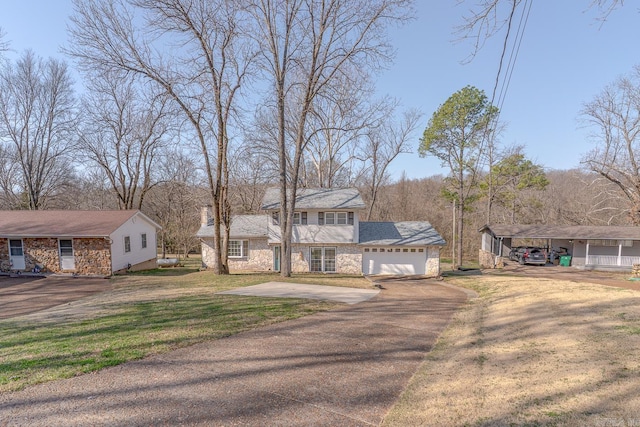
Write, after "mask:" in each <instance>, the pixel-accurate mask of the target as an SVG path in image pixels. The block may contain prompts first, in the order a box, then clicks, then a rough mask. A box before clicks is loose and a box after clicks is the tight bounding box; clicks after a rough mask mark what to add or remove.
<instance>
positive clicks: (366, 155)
mask: <svg viewBox="0 0 640 427" xmlns="http://www.w3.org/2000/svg"><path fill="white" fill-rule="evenodd" d="M388 113H389V114H386V115H385V117H382V118H380V123H379V124H378V126H376V127H375V128H372V129H370V131H369V132H368V133H367V135H366V136H365V139H364V143H363V144H362V146H361V148H360V150H361V151H360V154H359V156H360V158H361V160H362V162H363V165H364V171H363V176H362V178H363V180H364V182H365V188H366V198H367V202H368V204H369V208H368V210H367V220H371V218H372V216H373V212H374V209H375V207H376V204H377V201H378V193H379V192H380V187H381V186H382V185H384V184H385V183H386V182H387V180H388V171H389V166H390V165H391V163H392V162H393V161H394V160H395V159H396V158H397V157H398V156H399V155H400V154H402V153H410V152H411V148H410V147H409V141H410V138H411V137H412V135H413V132H414V131H415V130H416V128H417V126H418V123H419V121H420V119H421V118H422V114H420V113H419V112H418V111H417V110H409V111H406V112H405V113H404V114H403V117H402V120H400V121H398V122H396V121H394V120H393V118H392V117H393V109H390V110H388Z"/></svg>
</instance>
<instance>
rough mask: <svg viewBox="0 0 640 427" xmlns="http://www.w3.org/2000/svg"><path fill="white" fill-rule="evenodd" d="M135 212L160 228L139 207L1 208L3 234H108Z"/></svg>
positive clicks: (0, 234) (70, 235) (133, 215)
mask: <svg viewBox="0 0 640 427" xmlns="http://www.w3.org/2000/svg"><path fill="white" fill-rule="evenodd" d="M135 216H140V217H142V218H144V219H145V220H146V221H147V222H149V223H150V224H152V225H153V226H154V227H155V228H156V229H159V228H160V226H159V225H158V224H156V223H155V222H153V221H152V220H151V219H150V218H149V217H147V216H146V215H144V214H143V213H142V212H140V211H139V210H117V211H116V210H107V211H71V210H69V211H60V210H42V211H0V237H59V236H63V237H106V236H109V235H110V234H111V233H113V232H114V231H116V230H117V229H118V228H119V227H120V226H122V225H123V224H124V223H126V222H127V221H128V220H129V219H131V218H133V217H135Z"/></svg>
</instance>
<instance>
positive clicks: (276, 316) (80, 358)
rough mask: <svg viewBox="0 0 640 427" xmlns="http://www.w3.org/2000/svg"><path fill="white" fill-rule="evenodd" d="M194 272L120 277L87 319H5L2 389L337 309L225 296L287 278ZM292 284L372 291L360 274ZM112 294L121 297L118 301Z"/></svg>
mask: <svg viewBox="0 0 640 427" xmlns="http://www.w3.org/2000/svg"><path fill="white" fill-rule="evenodd" d="M189 271H190V270H189V269H188V268H185V269H182V272H180V270H179V269H165V270H158V271H155V272H150V273H146V274H140V273H136V274H130V275H126V276H119V277H115V278H114V279H112V280H113V281H114V285H115V286H114V290H113V291H110V292H109V293H107V294H105V295H102V296H104V297H105V299H104V301H106V302H102V303H100V302H96V303H95V307H94V310H91V312H94V313H95V314H94V315H91V316H89V317H85V318H83V319H81V320H70V321H65V322H57V323H54V322H51V321H40V322H34V321H31V322H25V321H23V320H22V321H18V320H13V321H11V320H6V321H1V322H0V392H6V391H11V390H18V389H21V388H23V387H25V386H27V385H32V384H37V383H41V382H45V381H51V380H55V379H61V378H68V377H72V376H75V375H80V374H83V373H87V372H93V371H97V370H100V369H103V368H105V367H109V366H114V365H118V364H120V363H124V362H127V361H130V360H135V359H140V358H143V357H146V356H149V355H152V354H158V353H164V352H167V351H170V350H173V349H176V348H180V347H185V346H189V345H192V344H195V343H199V342H203V341H208V340H213V339H218V338H221V337H225V336H229V335H233V334H236V333H238V332H241V331H245V330H248V329H252V328H256V327H259V326H263V325H267V324H271V323H274V322H280V321H284V320H288V319H294V318H297V317H301V316H305V315H308V314H312V313H315V312H317V311H321V310H327V309H330V308H333V307H335V306H336V305H337V304H336V303H330V302H324V301H314V300H302V299H284V298H257V297H241V296H232V295H218V294H216V292H218V291H220V290H224V289H230V288H235V287H240V286H247V285H252V284H256V283H263V282H265V281H269V280H276V279H277V280H280V279H282V278H280V277H279V276H276V275H264V274H244V275H230V276H215V275H213V274H212V273H211V272H189ZM286 280H292V281H298V282H303V283H322V284H336V285H338V286H344V285H345V284H346V283H351V284H352V285H354V286H360V287H365V286H367V285H368V286H371V285H370V284H368V282H366V280H365V279H363V278H359V277H353V276H351V277H347V276H330V275H327V276H317V275H316V276H314V275H302V276H299V277H294V278H292V279H286ZM109 295H115V296H118V295H120V298H113V299H112V300H110V299H109V298H108V297H109ZM122 295H124V296H125V297H124V298H123V297H122ZM128 295H132V296H131V297H126V296H128ZM109 301H112V302H109ZM113 301H115V302H113Z"/></svg>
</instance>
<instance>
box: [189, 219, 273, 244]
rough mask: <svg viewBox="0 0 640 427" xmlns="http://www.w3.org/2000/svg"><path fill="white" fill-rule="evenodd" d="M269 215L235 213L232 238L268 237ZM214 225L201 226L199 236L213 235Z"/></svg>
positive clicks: (232, 223) (232, 222) (232, 221)
mask: <svg viewBox="0 0 640 427" xmlns="http://www.w3.org/2000/svg"><path fill="white" fill-rule="evenodd" d="M268 221H269V216H268V215H235V216H233V217H232V219H231V238H236V239H239V238H263V237H264V238H266V237H267V225H268ZM213 231H214V228H213V225H207V226H201V227H200V230H198V233H196V236H197V237H213Z"/></svg>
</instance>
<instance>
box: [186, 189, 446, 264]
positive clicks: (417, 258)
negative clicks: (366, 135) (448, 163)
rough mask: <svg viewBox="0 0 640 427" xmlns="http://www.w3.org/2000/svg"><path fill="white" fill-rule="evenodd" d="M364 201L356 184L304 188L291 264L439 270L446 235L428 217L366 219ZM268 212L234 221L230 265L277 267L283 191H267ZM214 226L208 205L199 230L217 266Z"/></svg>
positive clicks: (207, 258)
mask: <svg viewBox="0 0 640 427" xmlns="http://www.w3.org/2000/svg"><path fill="white" fill-rule="evenodd" d="M364 207H365V204H364V202H363V200H362V197H361V196H360V193H359V192H358V190H357V189H355V188H346V189H327V188H319V189H301V190H299V191H298V194H297V197H296V209H295V212H294V218H293V221H294V223H293V224H294V225H293V237H292V259H291V261H292V270H293V271H294V272H324V273H347V274H367V275H368V274H392V275H429V276H437V275H439V274H440V248H441V246H443V245H444V244H445V242H444V240H443V239H442V237H441V236H440V235H439V234H438V232H437V231H436V230H435V229H434V228H433V227H432V226H431V224H429V223H428V222H417V221H415V222H362V221H360V220H359V214H358V213H359V211H360V210H362V209H364ZM262 209H263V210H264V211H265V212H266V214H264V215H239V216H235V217H233V219H232V222H231V236H230V241H229V249H228V259H229V265H230V268H232V269H238V270H257V271H279V270H280V259H281V250H280V248H281V243H280V231H281V230H280V218H279V215H280V192H279V189H277V188H271V189H268V190H267V192H266V194H265V196H264V199H263V202H262ZM213 232H214V228H213V224H212V221H211V215H210V213H209V212H208V211H207V209H206V208H205V209H204V210H203V215H202V224H201V228H200V230H199V231H198V233H197V236H198V237H199V238H200V240H201V243H202V262H203V267H205V268H210V267H213V262H214V260H215V256H214V255H215V254H214V252H213Z"/></svg>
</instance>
